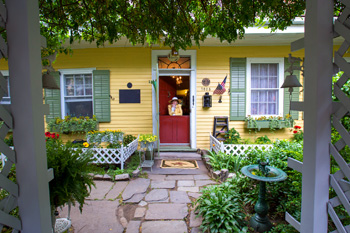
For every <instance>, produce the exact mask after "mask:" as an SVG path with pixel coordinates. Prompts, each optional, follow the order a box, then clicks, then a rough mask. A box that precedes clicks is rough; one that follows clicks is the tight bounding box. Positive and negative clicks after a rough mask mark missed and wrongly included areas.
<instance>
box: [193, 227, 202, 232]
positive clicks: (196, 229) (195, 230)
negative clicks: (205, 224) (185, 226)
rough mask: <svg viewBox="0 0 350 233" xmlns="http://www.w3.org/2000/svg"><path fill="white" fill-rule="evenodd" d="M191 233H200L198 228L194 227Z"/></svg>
mask: <svg viewBox="0 0 350 233" xmlns="http://www.w3.org/2000/svg"><path fill="white" fill-rule="evenodd" d="M191 233H202V231H201V230H200V229H199V228H198V227H194V228H192V229H191Z"/></svg>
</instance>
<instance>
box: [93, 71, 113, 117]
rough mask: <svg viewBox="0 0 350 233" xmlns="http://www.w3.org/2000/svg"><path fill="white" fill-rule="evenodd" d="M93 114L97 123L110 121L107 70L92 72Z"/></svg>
mask: <svg viewBox="0 0 350 233" xmlns="http://www.w3.org/2000/svg"><path fill="white" fill-rule="evenodd" d="M92 73H93V80H94V87H93V89H94V114H95V115H96V118H97V120H98V121H99V122H110V121H111V104H110V97H109V95H110V94H109V93H110V90H109V89H110V88H109V70H94V71H93V72H92Z"/></svg>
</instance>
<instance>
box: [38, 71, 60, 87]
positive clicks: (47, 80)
mask: <svg viewBox="0 0 350 233" xmlns="http://www.w3.org/2000/svg"><path fill="white" fill-rule="evenodd" d="M42 84H43V88H45V89H60V87H59V86H58V85H57V83H56V81H55V78H54V77H53V76H52V75H50V73H49V72H47V73H44V74H43V75H42Z"/></svg>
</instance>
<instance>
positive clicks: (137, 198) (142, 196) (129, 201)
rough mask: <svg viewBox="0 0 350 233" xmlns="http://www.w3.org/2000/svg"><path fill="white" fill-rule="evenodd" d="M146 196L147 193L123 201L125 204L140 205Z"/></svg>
mask: <svg viewBox="0 0 350 233" xmlns="http://www.w3.org/2000/svg"><path fill="white" fill-rule="evenodd" d="M145 196H146V193H138V194H135V195H134V196H132V198H130V199H128V200H126V201H123V202H125V203H139V202H140V201H141V200H142V199H143V198H144V197H145Z"/></svg>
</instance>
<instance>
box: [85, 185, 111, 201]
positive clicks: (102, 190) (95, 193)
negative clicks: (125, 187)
mask: <svg viewBox="0 0 350 233" xmlns="http://www.w3.org/2000/svg"><path fill="white" fill-rule="evenodd" d="M95 185H96V188H95V187H91V193H90V196H89V197H88V198H87V199H88V200H96V199H98V200H102V199H104V197H105V195H106V194H107V193H108V192H109V190H110V189H111V188H112V186H113V185H114V183H113V182H111V181H95Z"/></svg>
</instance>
